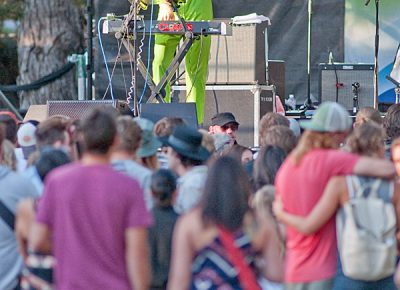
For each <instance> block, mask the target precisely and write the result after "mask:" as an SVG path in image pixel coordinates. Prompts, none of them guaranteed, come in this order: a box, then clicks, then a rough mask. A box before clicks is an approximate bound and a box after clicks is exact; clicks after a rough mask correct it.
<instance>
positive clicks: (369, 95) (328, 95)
mask: <svg viewBox="0 0 400 290" xmlns="http://www.w3.org/2000/svg"><path fill="white" fill-rule="evenodd" d="M319 71H320V84H319V85H320V90H319V91H320V94H319V96H320V100H321V102H325V101H331V102H338V103H339V104H341V105H343V106H344V107H345V108H346V109H347V110H348V111H353V106H354V102H353V98H354V95H355V94H354V92H353V85H354V84H356V83H358V85H359V89H358V107H359V108H364V107H373V106H374V65H373V64H320V66H319Z"/></svg>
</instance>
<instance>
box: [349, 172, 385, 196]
mask: <svg viewBox="0 0 400 290" xmlns="http://www.w3.org/2000/svg"><path fill="white" fill-rule="evenodd" d="M352 181H353V185H354V189H355V190H354V192H353V195H350V198H355V197H357V198H362V197H365V196H364V192H365V190H366V189H367V188H369V189H370V191H369V195H370V196H373V197H379V194H378V190H379V186H381V183H382V180H381V179H379V178H375V179H373V180H368V181H367V182H364V183H362V182H361V180H360V178H359V177H358V176H352Z"/></svg>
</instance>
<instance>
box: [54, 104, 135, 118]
mask: <svg viewBox="0 0 400 290" xmlns="http://www.w3.org/2000/svg"><path fill="white" fill-rule="evenodd" d="M110 106H111V107H114V108H116V109H117V110H118V111H120V112H121V111H126V110H129V107H128V104H127V103H126V102H123V101H119V100H86V101H75V100H67V101H47V116H48V117H51V116H54V115H63V116H67V117H70V118H71V119H81V118H82V117H84V116H85V115H86V114H87V113H89V112H90V111H91V110H93V109H94V108H104V107H110Z"/></svg>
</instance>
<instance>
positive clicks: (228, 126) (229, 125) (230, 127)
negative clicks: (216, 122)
mask: <svg viewBox="0 0 400 290" xmlns="http://www.w3.org/2000/svg"><path fill="white" fill-rule="evenodd" d="M221 129H222V130H224V131H226V130H228V129H231V130H232V131H237V129H239V126H238V125H237V124H235V123H228V124H225V125H223V126H221Z"/></svg>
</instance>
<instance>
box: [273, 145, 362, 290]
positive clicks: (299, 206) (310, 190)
mask: <svg viewBox="0 0 400 290" xmlns="http://www.w3.org/2000/svg"><path fill="white" fill-rule="evenodd" d="M358 159H359V156H357V155H354V154H350V153H346V152H342V151H339V150H322V149H318V150H313V151H311V152H309V153H307V154H306V155H305V156H304V157H303V159H302V160H301V162H300V163H299V164H298V165H295V164H294V162H293V159H292V158H291V157H289V158H287V159H286V160H285V162H284V163H283V164H282V166H281V168H280V169H279V171H278V174H277V176H276V181H275V185H276V191H277V194H279V195H280V196H281V198H282V202H283V205H284V208H285V210H286V211H287V212H289V213H293V214H296V215H301V216H307V215H308V214H309V213H310V212H311V210H312V208H313V207H314V205H315V204H316V203H317V202H318V200H319V199H320V197H321V196H322V194H323V191H324V189H325V186H326V185H327V183H328V181H329V179H330V178H331V177H333V176H336V175H348V174H351V173H353V168H354V165H355V164H356V163H357V161H358ZM286 234H287V237H286V269H285V281H286V282H291V283H299V282H312V281H318V280H325V279H330V278H332V277H333V276H334V275H335V272H336V253H337V248H336V227H335V219H334V217H332V218H331V219H330V220H329V221H328V222H327V223H326V224H325V225H324V226H323V227H322V228H321V229H320V230H319V231H317V232H315V233H314V234H312V235H309V236H305V235H304V234H301V233H299V232H297V231H296V230H295V229H293V228H291V227H287V229H286Z"/></svg>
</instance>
